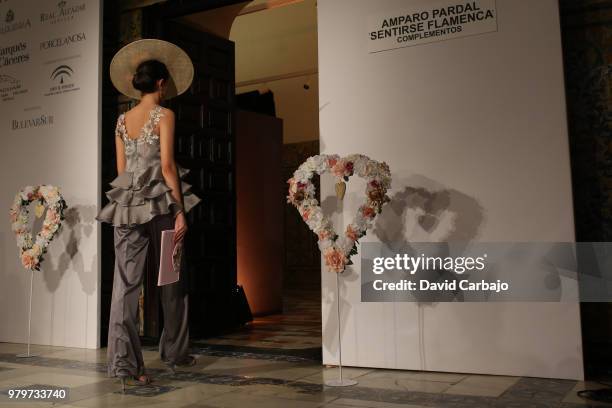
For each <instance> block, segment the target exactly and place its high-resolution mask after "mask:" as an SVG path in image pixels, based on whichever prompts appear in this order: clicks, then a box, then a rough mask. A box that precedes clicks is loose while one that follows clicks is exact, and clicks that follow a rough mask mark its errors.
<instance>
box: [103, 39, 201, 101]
mask: <svg viewBox="0 0 612 408" xmlns="http://www.w3.org/2000/svg"><path fill="white" fill-rule="evenodd" d="M147 60H157V61H159V62H162V63H164V64H165V65H166V67H167V68H168V72H169V74H170V76H169V78H168V81H167V86H166V92H165V94H164V97H165V98H166V99H169V98H173V97H175V96H178V95H180V94H182V93H183V92H185V91H186V90H187V89H188V88H189V87H190V86H191V82H192V81H193V63H192V62H191V59H190V58H189V55H187V53H186V52H185V51H183V50H182V49H181V48H180V47H178V46H176V45H174V44H172V43H170V42H168V41H163V40H158V39H152V38H147V39H143V40H136V41H134V42H131V43H129V44H127V45H126V46H124V47H123V48H121V49H120V50H119V51H117V53H116V54H115V56H114V57H113V60H112V61H111V64H110V77H111V81H112V82H113V85H114V86H115V88H117V90H118V91H119V92H121V93H122V94H124V95H125V96H128V97H130V98H134V99H140V98H141V96H142V95H141V92H140V91H139V90H137V89H136V88H134V87H133V86H132V78H133V77H134V73H135V72H136V68H138V65H140V63H142V62H144V61H147Z"/></svg>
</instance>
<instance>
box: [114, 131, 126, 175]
mask: <svg viewBox="0 0 612 408" xmlns="http://www.w3.org/2000/svg"><path fill="white" fill-rule="evenodd" d="M115 150H116V152H117V174H121V173H123V172H124V171H125V146H124V145H123V139H122V138H121V134H120V133H119V131H118V130H117V131H115Z"/></svg>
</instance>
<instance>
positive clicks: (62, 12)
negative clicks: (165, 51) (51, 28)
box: [40, 0, 86, 24]
mask: <svg viewBox="0 0 612 408" xmlns="http://www.w3.org/2000/svg"><path fill="white" fill-rule="evenodd" d="M85 8H86V4H85V3H80V4H75V5H71V4H69V3H68V2H67V1H65V0H61V1H60V2H59V3H57V8H55V9H54V10H50V11H48V12H43V13H40V22H41V23H49V24H56V23H61V22H65V21H69V20H72V19H74V17H75V16H76V15H77V14H79V13H80V12H81V11H85Z"/></svg>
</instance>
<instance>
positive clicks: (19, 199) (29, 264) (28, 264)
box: [9, 185, 67, 271]
mask: <svg viewBox="0 0 612 408" xmlns="http://www.w3.org/2000/svg"><path fill="white" fill-rule="evenodd" d="M34 201H38V202H39V203H38V206H37V207H36V209H35V211H36V215H37V216H38V217H40V216H42V213H43V212H44V205H45V204H46V205H47V214H46V216H45V220H44V222H43V225H42V228H41V230H40V232H39V233H38V235H36V239H35V240H34V239H33V237H32V231H30V229H29V228H28V224H29V217H28V214H29V211H28V205H29V204H30V203H32V202H34ZM66 208H67V206H66V201H64V198H63V197H62V195H61V194H60V191H59V188H57V187H55V186H50V185H41V186H27V187H24V188H23V189H22V190H21V191H20V192H19V193H17V195H16V196H15V201H14V202H13V206H12V207H11V209H10V211H9V214H10V217H11V226H12V229H13V232H15V235H16V236H17V247H19V256H20V258H21V263H22V264H23V266H24V267H25V268H26V269H30V270H37V271H38V270H40V263H41V262H42V260H43V254H45V253H46V252H47V246H48V245H49V242H51V240H52V239H53V237H54V236H55V234H57V232H58V230H59V228H60V226H61V222H62V220H63V219H64V209H66Z"/></svg>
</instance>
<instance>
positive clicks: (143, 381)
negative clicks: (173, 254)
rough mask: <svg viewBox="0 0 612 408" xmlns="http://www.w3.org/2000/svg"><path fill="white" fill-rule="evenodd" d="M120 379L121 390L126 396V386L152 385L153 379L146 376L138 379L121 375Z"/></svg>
mask: <svg viewBox="0 0 612 408" xmlns="http://www.w3.org/2000/svg"><path fill="white" fill-rule="evenodd" d="M119 379H120V380H121V388H122V390H123V391H122V392H123V393H124V394H125V386H126V385H134V386H143V385H148V384H151V377H149V376H148V375H146V374H143V375H141V376H139V377H136V376H135V375H120V376H119Z"/></svg>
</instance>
